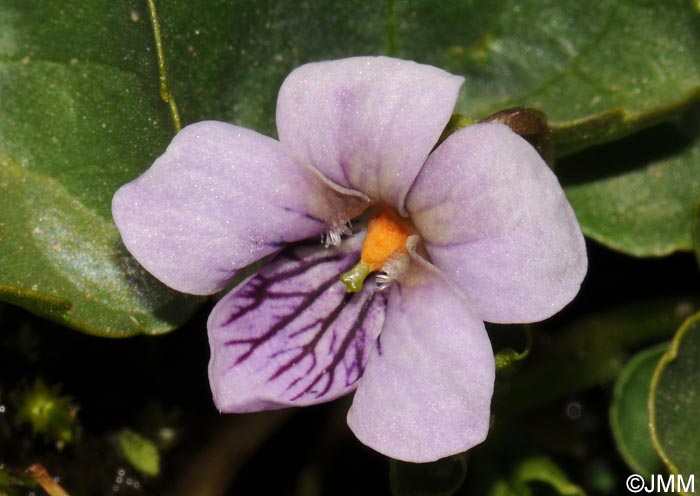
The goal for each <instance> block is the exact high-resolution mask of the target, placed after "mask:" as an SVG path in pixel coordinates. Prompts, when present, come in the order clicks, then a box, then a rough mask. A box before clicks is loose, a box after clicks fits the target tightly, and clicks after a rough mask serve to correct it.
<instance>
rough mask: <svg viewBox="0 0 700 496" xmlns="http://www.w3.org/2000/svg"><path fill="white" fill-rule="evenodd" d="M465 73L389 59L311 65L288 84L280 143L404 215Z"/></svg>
mask: <svg viewBox="0 0 700 496" xmlns="http://www.w3.org/2000/svg"><path fill="white" fill-rule="evenodd" d="M463 81H464V78H462V77H458V76H453V75H452V74H449V73H447V72H445V71H443V70H441V69H437V68H436V67H432V66H428V65H421V64H417V63H415V62H410V61H406V60H399V59H392V58H387V57H353V58H348V59H342V60H334V61H330V62H317V63H312V64H306V65H303V66H301V67H299V68H298V69H296V70H294V71H293V72H292V73H291V74H290V75H289V76H288V77H287V79H286V80H285V81H284V83H283V84H282V88H281V89H280V93H279V97H278V100H277V129H278V131H279V136H280V141H281V142H282V143H284V144H285V145H286V146H288V147H289V148H290V149H291V150H292V151H293V152H294V154H295V156H297V157H298V158H299V159H301V160H303V161H305V162H308V163H310V164H313V165H314V166H315V167H317V168H318V169H319V170H320V171H321V172H323V174H325V175H326V177H328V178H329V179H331V180H332V181H335V182H336V183H338V184H340V185H343V186H345V187H348V188H354V189H356V190H358V191H362V192H363V193H365V194H367V195H368V196H370V197H371V198H372V199H374V200H382V201H384V202H387V203H389V204H391V205H392V206H394V207H395V208H397V209H398V210H399V211H400V212H402V213H404V212H403V201H404V198H405V196H406V192H407V191H408V189H409V188H410V186H411V184H412V183H413V180H414V179H415V177H416V174H417V173H418V171H419V170H420V168H421V166H422V165H423V162H424V161H425V158H426V157H427V156H428V154H429V153H430V150H431V149H432V148H433V146H434V145H435V143H436V141H437V139H438V138H439V137H440V133H442V131H443V129H444V127H445V125H446V124H447V121H448V120H449V118H450V115H451V114H452V109H453V108H454V105H455V102H456V101H457V96H458V93H459V88H460V87H461V85H462V82H463Z"/></svg>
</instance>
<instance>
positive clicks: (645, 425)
mask: <svg viewBox="0 0 700 496" xmlns="http://www.w3.org/2000/svg"><path fill="white" fill-rule="evenodd" d="M667 349H668V344H666V343H664V344H660V345H657V346H654V347H653V348H648V349H646V350H644V351H641V352H639V353H637V354H636V355H635V356H633V357H632V358H631V359H630V361H629V362H627V365H625V368H624V370H623V371H622V373H621V374H620V377H618V379H617V382H616V383H615V391H614V394H613V399H612V404H611V407H610V425H611V427H612V433H613V438H614V439H615V444H616V445H617V448H618V450H619V451H620V454H621V455H622V458H623V459H624V460H625V462H626V463H627V465H628V466H629V467H630V470H632V471H633V472H634V473H636V474H640V475H642V476H644V477H649V476H651V475H652V474H660V473H663V464H662V462H661V459H660V458H659V455H657V454H656V451H655V450H654V446H653V445H652V442H651V432H650V431H649V412H648V410H647V403H648V402H649V390H650V387H651V377H652V375H653V374H654V369H655V368H656V365H657V364H658V363H659V359H660V358H661V355H663V354H664V352H666V350H667Z"/></svg>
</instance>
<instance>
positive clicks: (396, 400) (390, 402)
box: [348, 259, 495, 463]
mask: <svg viewBox="0 0 700 496" xmlns="http://www.w3.org/2000/svg"><path fill="white" fill-rule="evenodd" d="M415 261H416V260H415V259H414V260H412V261H411V264H410V266H409V269H408V271H407V272H406V273H405V274H403V275H402V277H401V282H399V283H394V285H393V286H392V289H391V294H390V296H389V303H388V307H387V313H386V321H385V324H384V330H383V331H382V334H381V336H380V339H379V341H378V347H377V349H376V350H375V352H374V353H372V355H371V356H370V359H369V362H368V364H367V368H366V369H365V373H364V376H363V377H362V381H361V383H360V385H359V387H358V388H357V391H356V393H355V398H354V400H353V403H352V407H351V408H350V412H349V413H348V425H349V426H350V428H351V429H352V431H353V432H354V433H355V435H356V436H357V437H358V439H359V440H360V441H362V442H363V443H364V444H366V445H368V446H370V447H371V448H373V449H375V450H377V451H379V452H380V453H383V454H385V455H387V456H390V457H392V458H396V459H399V460H405V461H409V462H418V463H423V462H429V461H433V460H437V459H439V458H443V457H445V456H448V455H453V454H455V453H460V452H462V451H465V450H467V449H469V448H471V447H472V446H474V445H476V444H478V443H480V442H482V441H483V440H484V439H485V438H486V434H487V432H488V428H489V419H490V403H491V395H492V394H493V383H494V378H495V363H494V357H493V351H492V349H491V343H490V342H489V339H488V336H487V334H486V331H485V329H484V324H483V322H481V320H479V319H478V317H476V316H475V314H474V312H472V311H471V310H470V309H469V307H468V305H467V304H466V303H465V302H464V300H463V299H462V298H461V297H460V295H458V293H457V292H456V291H455V290H454V289H453V288H452V287H451V286H450V284H449V283H448V282H447V281H446V280H445V279H444V277H443V276H442V275H441V274H440V273H439V271H437V270H436V269H435V268H434V267H433V266H431V265H430V264H428V263H427V262H423V263H422V264H419V263H414V262H415Z"/></svg>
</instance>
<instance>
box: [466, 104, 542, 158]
mask: <svg viewBox="0 0 700 496" xmlns="http://www.w3.org/2000/svg"><path fill="white" fill-rule="evenodd" d="M479 122H495V123H498V124H505V125H506V126H508V127H509V128H510V129H511V130H512V131H513V132H514V133H516V134H519V135H520V136H522V137H523V138H525V139H526V140H527V141H528V142H529V143H530V144H531V145H532V146H534V147H535V149H537V151H538V152H539V154H540V155H541V156H542V158H543V159H544V161H545V162H547V163H548V164H549V165H550V166H551V165H552V164H553V163H554V159H555V153H554V142H553V141H552V133H551V131H550V129H549V125H548V124H547V116H546V115H545V114H544V112H542V111H540V110H537V109H532V108H526V107H513V108H509V109H505V110H501V111H499V112H496V113H495V114H492V115H490V116H488V117H486V118H485V119H482V120H481V121H479Z"/></svg>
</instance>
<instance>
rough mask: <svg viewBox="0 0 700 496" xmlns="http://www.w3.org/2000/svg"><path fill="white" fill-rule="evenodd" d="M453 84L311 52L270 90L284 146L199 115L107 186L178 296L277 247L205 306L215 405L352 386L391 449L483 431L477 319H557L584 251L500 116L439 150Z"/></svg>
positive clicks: (123, 228)
mask: <svg viewBox="0 0 700 496" xmlns="http://www.w3.org/2000/svg"><path fill="white" fill-rule="evenodd" d="M462 83H463V78H461V77H457V76H453V75H451V74H448V73H446V72H444V71H442V70H440V69H437V68H435V67H430V66H426V65H420V64H417V63H414V62H409V61H404V60H397V59H391V58H386V57H357V58H349V59H343V60H336V61H330V62H319V63H313V64H307V65H304V66H302V67H299V68H298V69H296V70H294V71H293V72H292V73H291V74H290V75H289V76H288V77H287V79H286V80H285V81H284V84H283V85H282V88H281V89H280V93H279V98H278V101H277V126H278V132H279V137H280V138H279V141H276V140H274V139H271V138H268V137H265V136H262V135H260V134H258V133H256V132H254V131H251V130H248V129H244V128H241V127H238V126H233V125H230V124H225V123H222V122H200V123H197V124H193V125H191V126H188V127H186V128H185V129H183V130H182V131H181V132H180V133H179V134H178V135H177V136H175V138H174V139H173V141H172V143H171V144H170V146H169V147H168V149H167V151H166V152H165V154H164V155H163V156H161V157H160V158H159V159H158V160H156V162H155V163H154V164H153V166H152V167H151V168H150V169H149V170H148V171H146V172H145V173H144V174H143V175H142V176H141V177H139V178H137V179H136V180H134V181H133V182H131V183H129V184H127V185H125V186H124V187H122V188H121V189H120V190H119V191H118V192H117V194H116V195H115V197H114V201H113V207H112V208H113V214H114V219H115V221H116V223H117V226H118V228H119V230H120V232H121V235H122V238H123V240H124V243H125V244H126V246H127V248H128V249H129V251H130V252H131V253H132V254H133V255H134V257H135V258H136V259H137V260H138V261H139V262H140V263H141V264H142V265H143V266H144V267H145V268H146V269H147V270H148V271H150V272H151V273H152V274H153V275H154V276H155V277H157V278H158V279H160V280H161V281H163V282H164V283H165V284H167V285H168V286H171V287H172V288H174V289H177V290H179V291H182V292H185V293H193V294H211V293H215V292H218V291H221V290H222V289H224V288H226V286H227V285H228V284H229V283H230V281H231V280H232V278H233V277H235V276H236V274H237V273H238V272H239V271H240V270H241V269H243V268H244V267H246V266H248V265H249V264H251V263H253V262H255V261H257V260H260V259H261V258H262V257H265V256H267V255H273V254H275V255H276V256H275V257H273V258H272V259H271V261H270V262H268V263H267V264H266V265H264V266H263V267H262V268H261V269H260V270H258V271H257V272H256V273H255V274H254V275H252V276H250V277H249V278H247V279H246V280H245V281H243V282H242V283H241V284H239V285H238V286H237V287H235V288H234V289H233V290H232V291H230V292H229V293H228V294H227V295H226V296H224V297H223V299H221V300H220V301H219V302H218V304H217V305H216V307H215V308H214V310H213V311H212V313H211V316H210V318H209V322H208V329H209V341H210V345H211V362H210V364H209V379H210V382H211V388H212V392H213V396H214V401H215V403H216V405H217V407H218V408H219V409H220V410H221V411H223V412H249V411H256V410H265V409H274V408H282V407H286V406H294V405H299V406H300V405H310V404H314V403H319V402H324V401H329V400H332V399H334V398H337V397H339V396H342V395H345V394H348V393H350V392H352V391H354V390H356V391H355V397H354V399H353V403H352V407H351V409H350V411H349V413H348V424H349V426H350V428H351V429H352V431H353V432H354V433H355V434H356V436H357V437H358V438H359V439H360V441H362V442H363V443H365V444H366V445H368V446H370V447H372V448H374V449H375V450H377V451H379V452H381V453H384V454H386V455H388V456H391V457H394V458H397V459H401V460H406V461H412V462H427V461H431V460H436V459H439V458H442V457H445V456H448V455H451V454H455V453H459V452H462V451H465V450H467V449H469V448H471V447H472V446H474V445H476V444H478V443H480V442H481V441H483V440H484V438H485V437H486V434H487V431H488V427H489V417H490V402H491V395H492V392H493V383H494V373H495V372H494V369H495V366H494V356H493V351H492V349H491V345H490V342H489V339H488V336H487V334H486V331H485V329H484V324H483V321H489V322H498V323H525V322H533V321H538V320H542V319H545V318H547V317H549V316H551V315H552V314H554V313H555V312H557V311H558V310H560V309H561V308H562V307H563V306H564V305H566V304H567V303H568V302H569V301H570V300H571V299H572V298H573V297H574V296H575V295H576V293H577V291H578V288H579V286H580V283H581V281H582V279H583V276H584V274H585V272H586V265H587V259H586V252H585V247H584V241H583V237H582V235H581V231H580V229H579V226H578V223H577V222H576V218H575V216H574V213H573V211H572V209H571V207H570V205H569V203H568V202H567V200H566V198H565V196H564V193H563V191H562V189H561V187H560V185H559V183H558V181H557V179H556V177H555V176H554V174H553V173H552V172H551V171H550V169H549V168H548V167H547V165H546V164H545V163H544V162H543V160H542V159H541V158H540V156H539V155H538V154H537V152H536V151H535V150H534V149H533V148H532V147H531V146H530V145H529V144H528V143H527V142H526V141H525V140H523V139H522V138H520V137H519V136H518V135H516V134H515V133H513V132H512V131H511V130H510V129H509V128H508V127H506V126H503V125H500V124H476V125H473V126H470V127H467V128H464V129H461V130H459V131H457V132H455V133H454V134H452V135H451V136H449V137H448V138H447V139H446V140H445V141H444V142H443V143H442V144H440V146H438V147H437V148H436V149H435V150H434V151H432V153H431V150H432V149H433V147H434V146H435V144H436V142H437V140H438V138H439V137H440V134H441V132H442V131H443V129H444V127H445V125H446V124H447V122H448V120H449V118H450V115H451V113H452V110H453V107H454V105H455V102H456V100H457V96H458V93H459V90H460V87H461V85H462ZM351 221H353V226H354V230H352V229H351V228H350V227H349V226H350V222H351ZM368 222H369V226H368ZM368 230H369V234H367V233H368ZM319 237H321V238H322V239H323V240H324V241H325V243H323V244H322V243H321V242H319ZM301 240H312V241H306V242H304V243H296V242H298V241H301ZM289 243H294V244H289ZM324 245H325V246H324ZM341 275H342V280H341Z"/></svg>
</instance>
